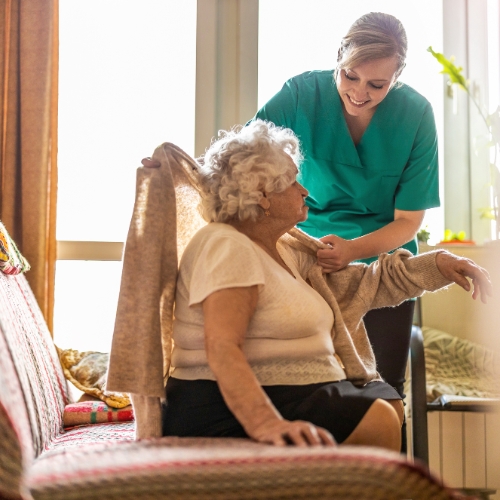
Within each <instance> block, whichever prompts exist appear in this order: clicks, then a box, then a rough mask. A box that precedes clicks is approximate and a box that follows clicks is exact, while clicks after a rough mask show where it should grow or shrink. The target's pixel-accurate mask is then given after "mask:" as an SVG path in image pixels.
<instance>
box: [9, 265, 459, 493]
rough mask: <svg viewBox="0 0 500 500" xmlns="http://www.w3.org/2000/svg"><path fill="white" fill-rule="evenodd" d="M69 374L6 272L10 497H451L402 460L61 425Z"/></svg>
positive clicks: (28, 296) (25, 294) (114, 426)
mask: <svg viewBox="0 0 500 500" xmlns="http://www.w3.org/2000/svg"><path fill="white" fill-rule="evenodd" d="M69 403H70V401H69V397H68V388H67V381H66V379H65V378H64V374H63V371H62V368H61V364H60V362H59V358H58V356H57V353H56V349H55V346H54V343H53V341H52V338H51V336H50V333H49V331H48V328H47V326H46V323H45V321H44V319H43V317H42V314H41V311H40V309H39V308H38V305H37V303H36V300H35V298H34V295H33V293H32V291H31V289H30V287H29V285H28V282H27V280H26V277H25V275H24V274H18V275H6V274H3V273H2V272H0V498H2V499H23V500H27V499H32V498H34V499H44V500H49V499H50V500H59V499H60V500H71V499H94V498H99V497H102V498H106V499H107V500H114V499H120V500H123V499H137V498H141V499H142V498H144V499H153V498H154V499H156V498H165V499H167V498H168V499H169V500H171V499H260V498H266V499H299V498H304V499H320V498H321V499H323V498H340V499H353V500H354V499H356V500H359V499H363V498H367V499H368V498H369V499H384V500H388V499H406V498H408V499H410V498H411V499H413V500H416V499H453V498H462V497H460V496H459V494H458V493H456V492H454V491H452V490H450V489H448V488H446V487H445V486H443V485H442V484H441V483H440V482H439V481H438V480H437V479H436V478H435V477H433V476H432V475H431V474H430V473H429V472H428V470H427V469H426V468H425V467H423V466H421V465H419V464H418V463H417V464H414V463H412V462H410V461H408V460H406V459H405V458H404V457H403V456H401V455H399V454H396V453H392V452H387V451H384V450H381V449H375V448H361V447H338V448H327V447H312V448H299V447H283V448H281V447H273V446H269V445H263V444H258V443H255V442H252V441H251V440H247V439H207V438H205V439H197V438H175V437H170V438H157V439H144V440H135V433H134V423H133V422H119V421H118V422H105V423H94V424H89V425H78V426H73V427H72V428H66V429H64V427H63V417H64V412H65V408H67V405H68V404H69Z"/></svg>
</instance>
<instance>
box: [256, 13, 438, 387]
mask: <svg viewBox="0 0 500 500" xmlns="http://www.w3.org/2000/svg"><path fill="white" fill-rule="evenodd" d="M406 50H407V39H406V33H405V30H404V27H403V26H402V24H401V22H400V21H399V20H398V19H396V18H395V17H393V16H391V15H388V14H383V13H378V12H371V13H369V14H366V15H364V16H362V17H361V18H359V19H358V20H357V21H356V22H355V23H354V24H353V25H352V26H351V27H350V29H349V31H348V33H347V35H346V36H345V37H344V38H343V39H342V42H341V45H340V49H339V51H338V58H337V63H338V64H337V67H336V69H335V70H334V71H331V70H328V71H310V72H307V73H303V74H301V75H299V76H296V77H294V78H291V79H290V80H288V81H287V82H286V83H285V85H284V86H283V88H282V89H281V90H280V91H279V92H278V93H277V94H276V95H275V96H274V97H273V98H272V99H271V100H270V101H269V102H267V104H265V105H264V106H263V107H262V109H260V110H259V111H258V112H257V114H256V116H255V119H256V118H260V119H263V120H268V121H271V122H273V123H275V124H276V125H280V126H284V127H287V128H290V129H292V130H293V131H294V132H295V134H296V135H297V136H298V137H299V139H300V142H301V148H302V153H303V155H304V161H303V163H302V166H301V169H300V175H299V177H298V179H299V181H300V183H301V184H302V185H304V186H305V187H306V188H307V189H308V191H309V196H308V198H307V200H306V203H307V205H308V206H309V217H308V219H307V220H306V221H304V222H301V223H300V224H299V227H300V228H302V229H303V230H304V231H305V232H307V233H308V234H310V235H312V236H315V237H318V238H321V240H322V241H323V242H327V243H329V244H330V245H331V247H332V248H331V250H319V251H318V254H317V257H318V263H319V264H320V265H321V266H322V267H323V269H324V271H325V272H332V271H337V270H339V269H342V268H344V267H345V266H346V265H347V264H349V263H350V262H352V261H355V260H362V261H364V262H367V263H369V262H371V261H373V260H375V258H376V257H377V256H378V255H379V254H381V253H382V252H388V251H391V250H394V249H396V248H399V247H403V248H406V249H408V250H410V251H411V252H413V253H417V242H416V239H415V236H416V233H417V231H418V230H419V228H420V226H421V224H422V220H423V218H424V213H425V209H427V208H432V207H436V206H439V193H438V156H437V137H436V127H435V123H434V116H433V112H432V108H431V106H430V104H429V102H428V101H427V100H426V99H425V98H424V97H423V96H421V95H420V94H419V93H418V92H416V91H415V90H414V89H412V88H411V87H409V86H408V85H405V84H403V83H400V82H399V81H398V79H399V76H400V74H401V72H402V70H403V68H404V66H405V58H406ZM413 309H414V302H411V301H409V302H405V303H403V304H401V305H400V306H398V307H395V308H385V309H378V310H373V311H370V312H369V313H368V314H367V315H366V316H365V318H364V321H365V325H366V328H367V330H368V335H369V338H370V342H371V343H372V346H373V350H374V353H375V357H376V360H377V368H378V370H379V372H380V374H381V375H382V376H383V377H384V379H385V380H386V381H387V382H388V383H389V384H391V385H392V386H393V387H395V388H396V390H397V391H398V392H399V394H400V395H401V396H403V384H404V375H405V368H406V361H407V353H408V348H409V338H410V331H411V324H412V317H413Z"/></svg>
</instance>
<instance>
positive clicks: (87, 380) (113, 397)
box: [56, 346, 130, 408]
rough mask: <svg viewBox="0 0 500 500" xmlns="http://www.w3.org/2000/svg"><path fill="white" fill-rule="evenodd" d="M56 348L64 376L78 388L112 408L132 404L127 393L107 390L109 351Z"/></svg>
mask: <svg viewBox="0 0 500 500" xmlns="http://www.w3.org/2000/svg"><path fill="white" fill-rule="evenodd" d="M56 349H57V353H58V354H59V359H60V361H61V366H62V369H63V372H64V376H65V377H66V379H67V380H69V381H70V382H71V383H72V384H73V385H74V386H75V387H76V388H77V389H79V390H80V391H83V392H84V393H85V394H89V395H90V396H94V397H96V398H98V399H100V400H102V401H104V402H105V403H106V404H107V405H108V406H111V407H112V408H124V407H126V406H128V405H130V399H129V397H128V395H127V394H123V393H121V392H108V391H106V374H107V371H108V360H109V354H108V353H104V352H96V351H85V352H80V351H77V350H75V349H59V348H58V347H57V346H56Z"/></svg>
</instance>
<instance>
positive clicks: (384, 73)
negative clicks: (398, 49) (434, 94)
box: [337, 56, 398, 118]
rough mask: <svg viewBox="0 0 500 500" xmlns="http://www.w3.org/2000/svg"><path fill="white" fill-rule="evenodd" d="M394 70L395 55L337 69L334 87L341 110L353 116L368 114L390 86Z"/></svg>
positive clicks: (394, 78)
mask: <svg viewBox="0 0 500 500" xmlns="http://www.w3.org/2000/svg"><path fill="white" fill-rule="evenodd" d="M397 69H398V61H397V58H396V57H395V56H394V57H386V58H384V59H375V60H373V61H366V62H364V63H361V64H359V65H358V66H356V67H354V68H346V69H341V70H340V71H339V72H338V75H337V89H338V91H339V95H340V98H341V99H342V104H343V106H344V109H345V111H346V112H347V113H348V114H349V115H351V116H355V117H360V118H362V117H371V116H372V115H373V113H374V112H375V109H376V107H377V106H378V105H379V104H380V103H381V102H382V101H383V100H384V98H385V96H386V95H387V94H388V92H389V90H390V89H391V87H392V86H393V85H394V83H395V81H396V71H397Z"/></svg>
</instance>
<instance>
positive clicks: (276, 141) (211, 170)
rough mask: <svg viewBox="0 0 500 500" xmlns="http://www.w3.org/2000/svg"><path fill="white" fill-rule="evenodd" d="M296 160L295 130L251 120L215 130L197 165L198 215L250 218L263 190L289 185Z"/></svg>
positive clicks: (256, 213)
mask: <svg viewBox="0 0 500 500" xmlns="http://www.w3.org/2000/svg"><path fill="white" fill-rule="evenodd" d="M283 153H286V154H288V155H289V156H290V157H291V158H292V160H293V163H292V162H289V161H286V157H285V156H284V155H283ZM301 159H302V156H301V153H300V148H299V141H298V139H297V137H296V136H295V134H294V133H293V132H292V131H291V130H290V129H286V128H282V127H277V126H275V125H274V124H273V123H270V122H265V121H263V120H255V121H253V122H251V123H250V124H249V125H248V126H246V127H236V128H233V129H231V130H229V131H220V132H219V138H218V139H217V140H216V141H215V142H213V143H212V144H211V146H210V147H209V149H208V150H207V151H206V153H205V156H204V159H203V162H202V166H201V167H200V170H199V174H200V177H199V184H200V189H201V197H202V199H201V202H200V212H201V215H202V216H203V218H204V219H205V220H206V221H207V222H226V221H228V220H230V219H234V218H238V219H239V220H245V219H248V218H250V219H252V220H256V219H257V218H258V217H259V216H261V215H262V213H263V211H262V208H261V207H260V205H259V201H260V200H261V198H262V196H263V192H267V193H270V192H273V191H276V192H282V191H284V190H285V189H287V188H288V187H289V186H291V185H292V184H293V182H295V177H296V175H297V169H296V166H297V165H298V164H299V162H300V161H301Z"/></svg>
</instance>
